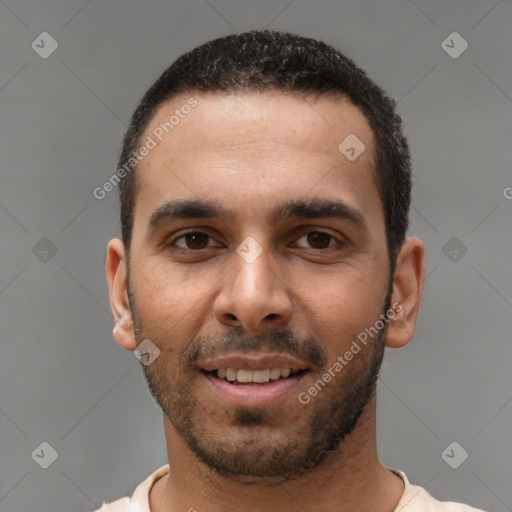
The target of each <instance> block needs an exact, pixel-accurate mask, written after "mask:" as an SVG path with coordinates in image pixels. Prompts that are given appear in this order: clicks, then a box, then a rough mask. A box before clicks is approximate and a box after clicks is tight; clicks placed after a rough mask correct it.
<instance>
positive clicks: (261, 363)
mask: <svg viewBox="0 0 512 512" xmlns="http://www.w3.org/2000/svg"><path fill="white" fill-rule="evenodd" d="M199 366H200V368H202V369H203V370H205V371H207V372H213V371H214V370H218V369H219V368H236V369H238V370H267V369H269V368H290V370H292V371H299V370H306V369H307V368H308V363H307V362H305V361H303V360H301V359H297V358H295V357H293V356H290V355H287V354H258V355H248V354H230V355H224V356H219V357H216V358H214V359H208V360H206V361H202V362H200V363H199Z"/></svg>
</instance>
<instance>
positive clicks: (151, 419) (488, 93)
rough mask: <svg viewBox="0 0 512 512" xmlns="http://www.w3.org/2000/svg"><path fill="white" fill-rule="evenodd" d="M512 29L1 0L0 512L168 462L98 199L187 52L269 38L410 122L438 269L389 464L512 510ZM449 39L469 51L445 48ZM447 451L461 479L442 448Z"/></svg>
mask: <svg viewBox="0 0 512 512" xmlns="http://www.w3.org/2000/svg"><path fill="white" fill-rule="evenodd" d="M511 26H512V5H511V2H510V1H506V0H501V1H497V0H478V1H477V0H473V1H469V0H458V1H445V0H414V1H412V0H379V1H373V2H372V1H368V0H351V1H343V2H341V1H338V2H335V1H332V0H331V1H327V0H324V1H315V2H313V1H300V0H295V1H290V0H273V1H259V2H249V1H240V0H238V1H234V0H209V1H206V0H190V1H187V2H176V1H173V2H164V1H162V0H150V1H146V2H136V1H133V0H130V1H123V2H122V1H120V0H115V1H104V2H100V1H98V0H91V1H89V2H87V0H66V1H64V0H17V1H14V0H3V1H1V0H0V172H1V187H0V232H1V240H2V242H1V247H0V261H1V262H2V264H1V269H0V321H1V333H2V342H1V344H0V510H1V512H29V511H36V510H37V511H38V512H50V511H55V510H70V511H71V510H74V511H83V512H87V511H91V510H94V509H95V508H96V507H98V506H99V505H101V503H102V502H103V500H105V501H111V500H114V499H116V498H118V497H120V496H124V495H127V494H130V495H131V493H132V491H133V488H134V487H135V486H136V484H138V483H139V482H140V481H142V480H143V479H144V478H145V477H146V476H147V475H149V474H150V473H151V472H152V471H154V470H155V469H156V468H157V467H159V466H160V465H163V464H165V463H166V462H167V459H166V451H165V440H164V435H163V428H162V420H161V414H160V412H159V409H158V407H157V405H156V403H155V402H153V399H152V398H151V395H150V394H149V391H148V390H147V389H146V384H145V380H144V377H143V373H142V371H141V369H140V367H139V365H140V363H139V362H138V361H137V359H136V358H135V357H134V356H133V353H131V352H128V351H125V350H123V349H121V348H120V347H118V346H117V345H116V344H115V342H114V341H113V339H112V337H111V330H112V327H113V321H112V316H111V314H110V308H109V302H108V290H107V285H106V280H105V276H104V260H105V254H106V244H107V242H108V240H109V239H110V238H111V237H114V236H117V235H118V234H119V225H118V203H117V190H116V191H113V192H110V193H109V194H107V197H106V198H105V199H103V200H101V201H100V200H97V199H95V198H94V197H93V195H92V191H93V189H94V188H95V187H98V186H101V185H102V184H103V183H104V182H105V180H107V179H108V178H109V177H110V176H111V175H112V173H113V172H114V171H115V168H116V159H117V155H118V151H119V149H120V143H121V137H122V135H123V133H124V130H125V128H126V125H127V123H128V120H129V117H130V115H131V113H132V111H133V109H134V108H135V105H136V103H137V101H138V100H139V99H140V97H141V95H142V94H143V92H144V91H145V90H146V88H147V87H148V86H149V85H150V84H151V83H152V82H153V81H154V80H155V79H156V78H157V76H159V74H160V73H161V72H162V71H163V70H164V69H165V68H166V67H167V66H168V65H169V64H170V63H171V61H172V60H174V59H175V58H176V57H177V56H179V55H180V54H181V53H183V52H184V51H187V50H189V49H191V48H192V47H194V46H196V45H198V44H200V43H202V42H204V41H206V40H208V39H212V38H214V37H217V36H220V35H224V34H227V33H230V32H234V31H237V32H238V31H243V30H247V29H251V28H263V27H269V28H273V29H285V30H291V31H295V32H298V33H301V34H304V35H308V36H312V37H318V38H322V39H324V40H326V41H327V42H329V43H331V44H334V45H335V46H338V47H339V48H340V49H342V50H343V51H344V52H345V53H346V54H347V55H348V56H350V57H351V58H353V59H354V60H355V61H356V62H357V63H359V64H360V65H361V66H363V67H364V68H365V69H366V70H367V71H368V73H369V74H370V76H371V77H372V78H373V79H374V80H375V81H376V82H377V83H379V84H380V85H381V86H382V87H383V88H384V89H386V90H387V91H388V93H389V94H390V95H392V96H394V97H396V98H398V99H399V103H398V110H399V112H400V114H401V115H402V116H403V117H404V120H405V129H406V132H407V135H408V137H409V141H410V145H411V149H412V153H413V156H414V173H415V182H414V195H413V209H412V212H411V229H410V234H411V235H416V236H418V237H420V238H421V239H422V240H423V242H424V244H425V246H426V272H427V276H428V277H427V280H426V283H425V292H424V299H423V303H422V307H421V310H420V316H419V324H418V328H417V334H416V336H415V339H414V340H413V342H412V343H411V344H410V345H408V346H407V347H405V348H403V349H401V350H388V352H387V355H386V358H385V361H384V365H383V370H382V374H381V379H380V381H379V388H378V395H379V398H378V400H379V405H378V443H379V454H380V457H381V460H382V462H383V463H384V464H386V465H388V466H390V467H394V468H399V469H402V470H403V471H405V472H406V474H407V475H408V477H409V479H410V480H411V481H412V482H413V483H416V484H419V485H423V486H425V487H426V488H427V489H428V490H429V491H430V492H431V493H433V494H434V495H435V496H437V497H438V498H440V499H445V500H447V499H451V500H454V501H464V502H468V503H470V504H472V505H474V506H477V507H479V508H484V509H486V510H493V511H504V510H512V487H511V485H510V481H511V474H512V467H511V460H512V441H511V432H512V429H511V427H512V376H511V375H512V372H511V371H510V368H511V354H512V350H511V348H510V343H511V335H510V324H509V322H510V319H511V313H512V274H511V272H510V261H511V252H512V242H511V240H512V237H511V221H512V200H509V199H507V197H506V196H507V195H508V196H509V197H511V196H512V189H510V188H508V187H512V164H511V162H512V144H511V142H512V140H511V139H512V137H511V134H512V65H511V61H512V59H511V55H512V35H511V34H512V33H511V30H510V27H511ZM44 31H46V32H49V33H50V34H51V36H52V37H53V38H55V40H56V41H57V42H58V45H59V46H58V49H57V50H56V51H55V52H54V53H53V54H52V55H51V56H49V57H48V58H45V59H43V58H42V57H40V56H39V54H38V53H36V51H34V50H33V49H32V48H31V43H32V41H33V40H35V41H36V42H37V41H40V38H39V39H37V36H39V34H40V33H42V32H44ZM454 31H456V32H458V33H459V34H460V35H461V36H462V37H463V38H464V39H465V40H466V41H467V42H468V44H469V47H468V49H467V50H466V51H465V52H464V53H462V54H461V55H460V56H459V57H458V58H452V57H451V56H450V55H448V53H447V52H446V51H445V50H444V49H443V47H442V46H441V44H442V42H443V41H444V40H445V39H446V38H447V37H448V36H449V35H450V34H451V33H452V32H454ZM47 43H48V41H47ZM47 43H45V48H46V49H48V48H49V46H48V44H47ZM39 44H40V45H41V43H39ZM448 44H449V45H451V46H454V48H455V50H457V49H460V48H461V47H460V44H459V42H455V41H454V42H453V43H452V42H450V39H449V40H448ZM43 237H47V238H48V239H49V240H50V241H51V242H52V244H54V246H55V248H56V249H57V252H56V254H54V255H52V252H51V251H49V252H47V253H44V250H47V251H48V249H51V246H50V245H49V243H48V241H47V240H43V241H42V242H39V241H40V239H41V238H43ZM452 237H457V240H455V242H453V241H452V242H451V243H450V244H449V245H448V246H445V244H447V242H448V241H449V240H450V239H451V238H452ZM38 242H39V245H36V244H38ZM453 244H455V245H453ZM462 244H463V245H462ZM34 246H35V249H33V247H34ZM464 247H466V248H467V253H466V254H464V255H463V251H462V249H463V248H464ZM453 250H455V251H457V252H456V253H454V252H453ZM450 251H452V252H450ZM461 255H463V256H462V257H461ZM45 260H46V261H45ZM43 441H46V442H48V443H49V444H50V445H51V446H52V447H53V448H54V449H55V450H56V451H57V452H58V458H57V460H56V461H55V462H54V463H53V464H52V465H51V466H50V467H49V468H47V469H42V468H41V467H40V466H39V465H38V463H36V459H37V457H35V456H34V457H32V456H31V454H32V453H33V452H34V450H36V448H38V446H39V445H40V443H42V442H43ZM453 441H457V442H458V443H459V444H460V445H461V446H462V447H463V448H464V449H465V450H466V451H467V452H468V454H469V457H468V459H467V460H466V461H465V462H464V463H463V464H462V465H460V467H458V469H452V468H451V467H450V466H449V465H448V464H447V463H446V462H445V461H444V460H443V458H442V457H441V453H442V452H443V450H445V448H446V447H447V446H448V445H449V444H450V443H452V442H453ZM36 453H37V451H36ZM39 453H40V450H39ZM461 453H462V451H461V449H460V448H456V449H455V450H454V452H451V453H450V455H452V454H453V455H452V460H456V459H457V458H460V456H461ZM48 456H49V452H48V450H46V452H45V455H44V457H48ZM44 457H43V456H40V458H39V459H37V460H42V459H44Z"/></svg>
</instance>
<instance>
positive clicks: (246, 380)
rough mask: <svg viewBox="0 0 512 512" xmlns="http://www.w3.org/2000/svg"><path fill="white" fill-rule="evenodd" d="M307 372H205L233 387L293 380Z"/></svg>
mask: <svg viewBox="0 0 512 512" xmlns="http://www.w3.org/2000/svg"><path fill="white" fill-rule="evenodd" d="M306 371H307V370H305V369H304V370H292V369H291V368H267V369H265V370H247V369H243V368H219V369H218V370H213V371H211V372H205V373H209V374H210V375H212V376H213V377H214V378H216V379H219V380H223V381H225V382H229V383H230V384H232V385H233V386H240V385H250V384H252V385H266V384H268V383H271V382H273V381H278V380H283V379H289V378H293V377H294V376H296V375H302V374H304V373H306Z"/></svg>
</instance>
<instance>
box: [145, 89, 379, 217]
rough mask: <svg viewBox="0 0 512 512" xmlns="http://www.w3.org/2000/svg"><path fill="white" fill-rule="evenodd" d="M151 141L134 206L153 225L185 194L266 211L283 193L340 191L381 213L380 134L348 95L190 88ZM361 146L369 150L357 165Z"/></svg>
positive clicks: (155, 125) (162, 111) (167, 106)
mask: <svg viewBox="0 0 512 512" xmlns="http://www.w3.org/2000/svg"><path fill="white" fill-rule="evenodd" d="M150 139H151V141H152V142H153V143H154V147H153V148H152V149H151V150H150V151H149V153H148V154H147V156H146V157H145V158H144V159H143V160H142V161H141V162H140V163H139V166H138V171H137V182H138V184H137V189H138V192H137V199H136V207H135V210H136V213H137V211H138V215H142V217H144V218H146V219H147V218H149V217H150V215H151V213H152V212H153V211H154V210H155V209H156V208H158V207H159V206H161V205H162V204H164V203H165V202H166V201H169V200H171V199H174V198H177V197H178V198H195V199H197V198H205V197H214V198H215V199H219V200H220V202H222V199H223V198H224V199H226V200H229V198H231V199H232V198H233V197H234V195H233V193H235V194H236V197H237V198H240V197H241V196H243V197H245V200H246V203H245V206H247V204H248V203H247V201H249V202H250V201H251V199H253V198H254V199H255V201H254V204H258V205H259V207H260V209H261V205H262V204H269V207H270V206H271V205H270V202H272V201H273V200H274V199H277V197H278V196H282V195H283V194H287V195H288V196H293V195H295V196H299V197H300V196H304V195H305V194H307V193H308V191H309V190H312V189H314V192H315V193H317V194H316V195H318V193H320V195H321V194H322V193H323V194H324V195H326V194H327V195H328V194H329V193H330V192H333V191H334V190H335V189H336V187H337V186H338V187H341V188H340V189H339V190H340V191H341V190H342V189H343V191H344V193H345V195H346V196H347V198H348V199H351V200H352V202H353V205H354V206H356V205H355V204H354V203H355V202H359V203H362V202H368V201H370V202H371V203H373V206H372V205H370V206H369V208H370V209H371V208H377V209H378V211H380V208H381V207H380V198H379V196H378V193H377V190H376V187H375V182H374V170H375V156H374V155H375V142H374V136H373V132H372V130H371V128H370V126H369V123H368V121H367V119H366V118H365V116H364V115H363V114H362V112H361V111H360V110H359V109H358V108H357V107H356V106H354V105H353V104H352V103H351V102H350V101H349V100H348V99H347V98H344V97H331V96H326V95H312V94H310V95H303V94H297V93H295V94H284V93H283V92H279V91H265V92H245V93H237V92H235V93H233V92H230V93H224V92H222V93H219V92H215V93H204V92H194V91H191V92H190V93H185V94H180V95H177V96H175V97H173V98H172V99H170V100H168V101H167V102H165V103H164V104H163V105H162V106H161V107H160V108H159V109H158V110H157V112H156V113H155V115H154V116H153V118H152V120H151V122H150V123H149V125H148V128H147V130H146V132H145V134H144V136H143V139H142V142H145V141H149V140H150ZM344 141H348V142H344ZM358 141H359V142H358ZM340 144H341V145H342V146H341V147H342V149H341V150H340ZM152 145H153V144H152ZM352 147H353V148H354V149H355V151H357V153H359V151H361V149H362V148H364V149H363V150H362V152H361V153H360V155H359V156H357V155H356V156H357V158H356V159H352V160H351V159H350V158H348V157H347V156H349V157H350V156H353V154H354V151H352V152H350V151H351V148H352ZM347 149H348V150H349V152H348V153H346V150H347ZM344 151H345V153H344ZM227 189H230V191H231V196H230V195H229V194H228V192H229V191H228V190H227ZM363 192H364V193H363ZM363 196H364V197H363ZM348 203H350V201H348ZM361 206H362V205H361ZM366 206H367V207H368V205H366ZM135 218H137V215H135Z"/></svg>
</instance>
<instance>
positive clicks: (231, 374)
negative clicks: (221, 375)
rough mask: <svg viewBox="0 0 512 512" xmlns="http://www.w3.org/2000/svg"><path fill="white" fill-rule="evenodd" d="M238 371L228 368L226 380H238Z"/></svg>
mask: <svg viewBox="0 0 512 512" xmlns="http://www.w3.org/2000/svg"><path fill="white" fill-rule="evenodd" d="M236 374H237V371H236V370H234V369H233V368H226V379H228V380H236Z"/></svg>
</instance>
